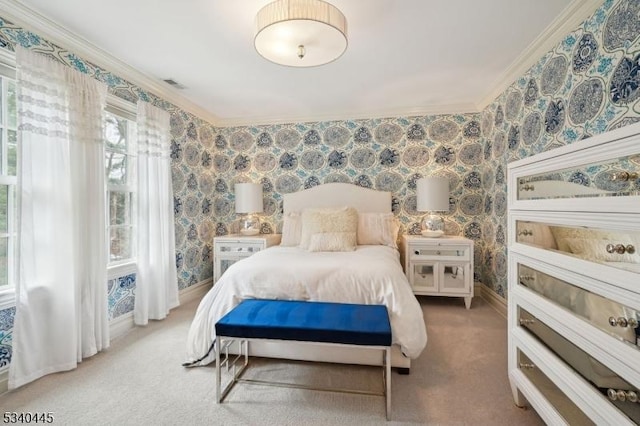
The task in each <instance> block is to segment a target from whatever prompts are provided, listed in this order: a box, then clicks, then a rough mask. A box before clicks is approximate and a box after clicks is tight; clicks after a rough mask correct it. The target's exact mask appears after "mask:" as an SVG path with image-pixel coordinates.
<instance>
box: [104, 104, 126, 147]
mask: <svg viewBox="0 0 640 426" xmlns="http://www.w3.org/2000/svg"><path fill="white" fill-rule="evenodd" d="M127 126H128V121H127V120H126V119H124V118H120V117H116V116H115V115H113V114H110V113H107V117H106V125H105V138H106V142H107V149H110V150H115V151H119V152H127V145H128V144H127Z"/></svg>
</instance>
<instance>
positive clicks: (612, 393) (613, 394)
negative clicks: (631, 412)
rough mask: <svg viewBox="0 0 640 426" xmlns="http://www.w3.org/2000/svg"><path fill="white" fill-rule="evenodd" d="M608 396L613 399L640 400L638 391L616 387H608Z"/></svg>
mask: <svg viewBox="0 0 640 426" xmlns="http://www.w3.org/2000/svg"><path fill="white" fill-rule="evenodd" d="M607 396H608V397H609V399H610V400H611V401H620V402H624V401H629V402H638V393H637V392H636V391H632V390H630V391H624V390H616V389H611V388H609V389H607Z"/></svg>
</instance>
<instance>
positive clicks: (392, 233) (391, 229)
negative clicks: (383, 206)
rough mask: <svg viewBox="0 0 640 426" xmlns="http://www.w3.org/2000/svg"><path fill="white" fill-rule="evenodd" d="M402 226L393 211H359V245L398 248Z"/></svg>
mask: <svg viewBox="0 0 640 426" xmlns="http://www.w3.org/2000/svg"><path fill="white" fill-rule="evenodd" d="M399 230H400V226H399V225H398V222H397V221H396V218H395V216H394V215H393V213H358V245H383V246H389V247H393V248H396V249H397V248H398V244H397V239H398V231H399Z"/></svg>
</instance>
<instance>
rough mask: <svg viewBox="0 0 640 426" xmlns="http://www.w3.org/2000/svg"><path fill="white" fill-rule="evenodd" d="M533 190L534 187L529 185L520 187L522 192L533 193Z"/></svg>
mask: <svg viewBox="0 0 640 426" xmlns="http://www.w3.org/2000/svg"><path fill="white" fill-rule="evenodd" d="M533 189H534V186H533V185H529V184H528V183H527V184H524V185H522V190H523V191H533Z"/></svg>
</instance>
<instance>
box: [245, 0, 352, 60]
mask: <svg viewBox="0 0 640 426" xmlns="http://www.w3.org/2000/svg"><path fill="white" fill-rule="evenodd" d="M254 43H255V46H256V50H257V51H258V53H259V54H260V55H262V56H263V57H264V58H265V59H267V60H269V61H271V62H275V63H276V64H280V65H287V66H291V67H315V66H317V65H323V64H326V63H329V62H332V61H335V60H336V59H338V58H339V57H340V56H341V55H342V54H343V53H344V51H345V50H346V49H347V19H346V18H345V17H344V15H343V14H342V12H340V10H338V9H337V8H336V7H335V6H333V5H332V4H329V3H327V2H324V1H321V0H277V1H274V2H272V3H269V4H268V5H266V6H265V7H263V8H262V9H260V11H259V12H258V15H257V16H256V37H255V40H254Z"/></svg>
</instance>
